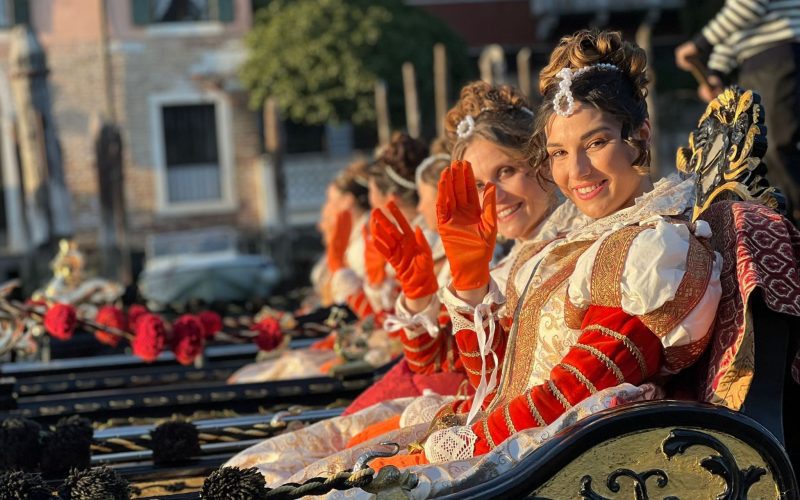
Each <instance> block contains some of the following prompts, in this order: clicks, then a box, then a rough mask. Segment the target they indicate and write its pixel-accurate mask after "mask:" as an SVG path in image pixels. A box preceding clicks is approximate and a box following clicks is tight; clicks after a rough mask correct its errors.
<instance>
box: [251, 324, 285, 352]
mask: <svg viewBox="0 0 800 500" xmlns="http://www.w3.org/2000/svg"><path fill="white" fill-rule="evenodd" d="M253 329H254V330H255V331H257V332H258V336H257V337H256V339H255V340H256V345H257V346H258V348H259V349H261V350H262V351H271V350H273V349H275V348H276V347H278V346H279V345H281V342H282V341H283V332H282V331H281V324H280V323H279V322H278V320H277V319H275V318H264V319H262V320H261V321H259V322H258V323H256V324H255V325H253Z"/></svg>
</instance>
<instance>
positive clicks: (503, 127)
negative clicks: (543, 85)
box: [444, 81, 534, 160]
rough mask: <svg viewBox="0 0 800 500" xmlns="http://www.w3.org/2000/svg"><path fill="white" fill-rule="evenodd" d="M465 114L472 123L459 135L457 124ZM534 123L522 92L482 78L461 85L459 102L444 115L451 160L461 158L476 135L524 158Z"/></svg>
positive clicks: (516, 156) (464, 117) (513, 155)
mask: <svg viewBox="0 0 800 500" xmlns="http://www.w3.org/2000/svg"><path fill="white" fill-rule="evenodd" d="M467 117H472V119H473V120H474V121H475V127H474V130H473V131H472V133H470V134H469V135H468V136H467V137H463V138H460V137H459V136H458V127H459V125H460V124H461V123H462V122H463V121H464V120H465V119H467ZM533 127H534V120H533V112H532V111H531V110H530V107H529V105H528V100H527V99H525V96H523V95H522V94H521V93H520V92H519V91H518V90H517V89H515V88H514V87H511V86H509V85H500V86H492V85H489V84H488V83H486V82H482V81H477V82H472V83H469V84H467V85H466V86H465V87H464V88H462V89H461V95H460V96H459V99H458V102H457V103H456V105H455V106H454V107H453V108H452V109H451V110H450V111H448V112H447V115H446V116H445V118H444V130H445V137H446V138H447V142H448V144H449V146H450V148H449V149H450V154H451V156H452V157H453V160H462V159H463V158H464V151H466V149H467V146H469V145H470V144H471V143H472V142H473V141H474V140H475V139H477V138H480V139H484V140H487V141H489V142H491V143H492V144H495V145H496V146H498V147H500V148H501V149H503V150H504V151H505V152H506V154H508V155H509V156H510V157H512V158H520V159H522V158H525V151H526V149H525V148H526V146H527V144H528V140H529V139H530V137H531V133H532V132H533Z"/></svg>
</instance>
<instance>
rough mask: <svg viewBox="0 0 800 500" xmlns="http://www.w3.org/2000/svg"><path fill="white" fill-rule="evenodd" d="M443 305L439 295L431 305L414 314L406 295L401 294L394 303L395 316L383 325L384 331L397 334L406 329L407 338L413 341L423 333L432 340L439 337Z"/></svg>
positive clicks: (436, 295) (432, 300)
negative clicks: (409, 308) (409, 307)
mask: <svg viewBox="0 0 800 500" xmlns="http://www.w3.org/2000/svg"><path fill="white" fill-rule="evenodd" d="M441 308H442V303H441V301H440V300H439V296H438V294H434V295H433V296H432V297H431V301H430V303H429V304H428V305H427V306H426V307H425V309H423V310H422V311H420V312H418V313H412V312H411V311H409V310H408V307H406V304H405V295H403V294H402V293H400V295H399V296H398V297H397V300H396V301H395V303H394V312H395V314H393V315H390V316H389V317H388V318H387V319H386V321H384V323H383V329H384V330H386V331H387V332H396V331H397V330H400V329H401V328H405V330H406V336H407V337H408V338H409V340H413V339H415V338H417V337H419V336H420V335H422V334H423V333H427V334H428V335H430V336H431V337H432V338H436V336H437V335H439V311H440V310H441Z"/></svg>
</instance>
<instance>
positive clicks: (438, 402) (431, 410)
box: [400, 389, 456, 428]
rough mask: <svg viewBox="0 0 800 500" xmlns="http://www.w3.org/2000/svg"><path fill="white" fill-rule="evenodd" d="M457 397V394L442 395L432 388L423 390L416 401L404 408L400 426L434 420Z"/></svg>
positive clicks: (426, 422)
mask: <svg viewBox="0 0 800 500" xmlns="http://www.w3.org/2000/svg"><path fill="white" fill-rule="evenodd" d="M455 399H456V398H455V396H442V395H441V394H436V393H435V392H433V391H432V390H430V389H425V390H424V391H423V392H422V396H419V397H416V398H414V401H412V402H411V403H410V404H409V405H408V406H406V409H405V410H403V413H402V414H401V415H400V427H401V428H405V427H411V426H412V425H418V424H428V423H430V422H433V419H434V418H436V414H437V413H439V410H441V409H442V407H443V406H444V405H445V404H447V403H450V402H451V401H454V400H455Z"/></svg>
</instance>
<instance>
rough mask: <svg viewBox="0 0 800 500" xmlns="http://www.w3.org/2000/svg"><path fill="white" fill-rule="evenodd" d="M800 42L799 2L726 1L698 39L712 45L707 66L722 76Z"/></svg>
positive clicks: (763, 0) (699, 41)
mask: <svg viewBox="0 0 800 500" xmlns="http://www.w3.org/2000/svg"><path fill="white" fill-rule="evenodd" d="M794 41H800V0H725V5H724V6H723V7H722V9H720V11H719V12H718V13H717V15H716V16H714V18H713V19H712V20H711V21H709V23H708V24H706V26H705V27H704V28H703V30H702V32H701V35H700V36H698V37H697V38H696V39H695V43H697V44H698V47H700V48H701V50H702V49H703V47H708V46H709V45H711V46H713V50H712V52H711V56H710V58H709V60H708V67H709V69H711V70H713V71H718V72H720V73H723V74H727V73H730V72H731V71H732V70H733V69H734V68H735V67H736V66H737V65H738V64H739V63H741V62H742V61H744V60H746V59H749V58H751V57H753V56H755V55H757V54H758V53H760V52H762V51H764V50H766V49H768V48H771V47H774V46H776V45H778V44H780V43H782V42H794Z"/></svg>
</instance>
